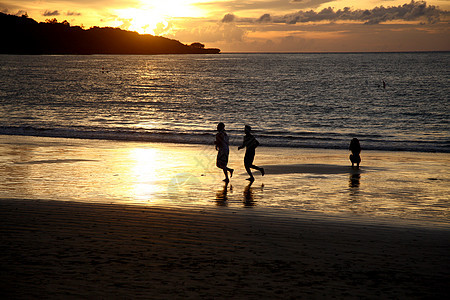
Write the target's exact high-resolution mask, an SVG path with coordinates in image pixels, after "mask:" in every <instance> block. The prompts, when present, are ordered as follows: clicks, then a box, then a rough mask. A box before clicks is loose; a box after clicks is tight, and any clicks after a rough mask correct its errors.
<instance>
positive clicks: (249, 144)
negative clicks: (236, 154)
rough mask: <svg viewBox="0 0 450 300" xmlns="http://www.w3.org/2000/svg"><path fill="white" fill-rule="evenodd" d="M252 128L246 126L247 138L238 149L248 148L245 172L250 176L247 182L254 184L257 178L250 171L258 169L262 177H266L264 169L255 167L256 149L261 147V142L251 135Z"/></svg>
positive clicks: (245, 137)
mask: <svg viewBox="0 0 450 300" xmlns="http://www.w3.org/2000/svg"><path fill="white" fill-rule="evenodd" d="M251 130H252V128H251V127H250V126H249V125H245V129H244V132H245V136H244V141H243V142H242V145H241V146H239V147H238V150H241V149H243V148H246V150H245V156H244V166H245V170H246V171H247V173H248V175H250V177H249V178H247V180H249V181H251V182H253V181H255V177H253V174H252V171H251V170H250V169H256V170H258V171H260V172H261V175H262V176H264V174H265V173H264V168H261V167H258V166H255V165H254V164H253V160H254V159H255V150H256V147H258V146H259V142H258V141H257V140H256V138H255V137H254V136H253V135H252V134H251Z"/></svg>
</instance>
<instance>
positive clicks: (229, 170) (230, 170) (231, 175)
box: [227, 168, 234, 177]
mask: <svg viewBox="0 0 450 300" xmlns="http://www.w3.org/2000/svg"><path fill="white" fill-rule="evenodd" d="M227 171H228V172H230V177H233V172H234V169H230V168H227Z"/></svg>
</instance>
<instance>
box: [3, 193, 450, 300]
mask: <svg viewBox="0 0 450 300" xmlns="http://www.w3.org/2000/svg"><path fill="white" fill-rule="evenodd" d="M0 206H1V209H0V222H1V226H0V231H1V235H0V236H1V245H2V250H1V266H2V268H1V269H2V271H1V272H0V274H1V278H0V279H1V280H0V286H1V290H2V294H3V296H4V297H6V298H8V299H34V298H46V299H62V298H63V299H75V298H83V299H91V298H92V299H93V298H96V299H99V298H113V299H117V298H121V299H123V298H125V299H131V298H132V299H136V298H141V299H168V298H169V299H186V298H189V299H212V298H214V299H258V298H262V299H299V298H304V299H328V298H338V299H347V298H348V299H356V298H359V299H360V298H364V299H380V298H390V299H444V298H446V297H447V296H448V294H449V285H448V280H449V275H450V268H449V266H450V258H449V256H448V249H449V246H450V239H449V237H450V230H448V229H429V228H417V227H409V226H393V225H386V224H378V225H376V224H373V223H372V224H364V223H358V222H348V221H345V220H332V219H327V220H322V219H319V218H313V217H308V216H305V215H301V216H298V217H297V218H292V217H282V216H267V215H261V214H258V213H256V212H255V211H252V210H238V211H234V210H232V211H229V210H228V211H223V210H208V211H206V210H183V209H163V208H149V207H139V206H123V205H111V204H110V205H107V204H105V205H101V204H82V203H72V202H56V201H37V200H33V201H17V200H4V199H3V200H2V201H0Z"/></svg>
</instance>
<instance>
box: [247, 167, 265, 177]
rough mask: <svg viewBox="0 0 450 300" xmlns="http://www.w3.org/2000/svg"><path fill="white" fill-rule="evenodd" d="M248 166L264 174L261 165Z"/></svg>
mask: <svg viewBox="0 0 450 300" xmlns="http://www.w3.org/2000/svg"><path fill="white" fill-rule="evenodd" d="M250 168H252V169H255V170H258V171H260V172H261V175H262V176H264V174H265V172H264V168H261V167H258V166H255V165H251V167H250Z"/></svg>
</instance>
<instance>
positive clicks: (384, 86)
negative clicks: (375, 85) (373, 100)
mask: <svg viewBox="0 0 450 300" xmlns="http://www.w3.org/2000/svg"><path fill="white" fill-rule="evenodd" d="M383 89H386V82H384V80H383Z"/></svg>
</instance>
